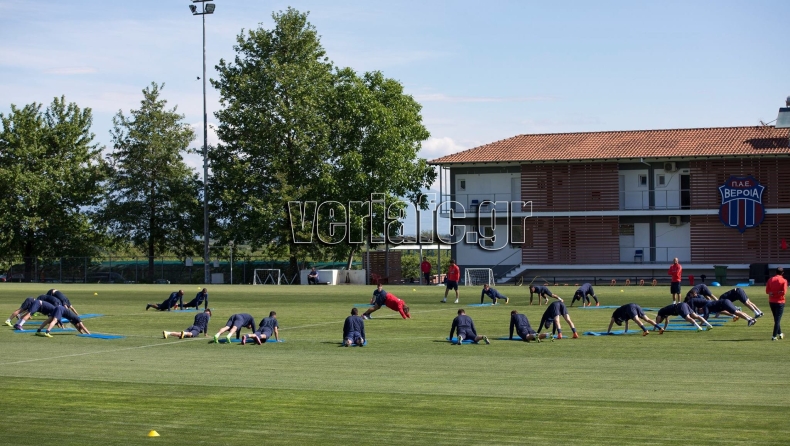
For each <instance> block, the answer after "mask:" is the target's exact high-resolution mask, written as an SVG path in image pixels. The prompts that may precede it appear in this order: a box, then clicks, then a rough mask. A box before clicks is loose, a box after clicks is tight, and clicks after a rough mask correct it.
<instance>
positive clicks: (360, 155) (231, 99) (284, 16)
mask: <svg viewBox="0 0 790 446" xmlns="http://www.w3.org/2000/svg"><path fill="white" fill-rule="evenodd" d="M273 18H274V21H275V27H274V29H272V30H265V29H256V30H252V31H249V32H247V33H246V34H245V33H242V34H241V35H239V36H238V38H237V45H236V47H235V49H236V52H237V55H236V58H235V60H234V61H233V62H232V63H230V62H226V61H224V60H222V61H220V63H219V65H218V66H217V70H218V72H219V79H218V80H216V81H212V83H213V85H214V86H215V87H216V88H217V89H218V90H219V91H220V95H221V105H222V109H221V110H220V111H219V112H217V114H216V116H217V118H218V119H219V121H220V126H219V131H218V134H219V137H220V140H221V141H222V144H220V146H219V147H218V148H217V150H215V151H213V153H212V155H211V156H212V167H213V171H214V178H213V181H214V182H215V183H216V184H215V186H214V188H215V189H218V190H220V191H221V192H220V195H219V196H216V197H215V198H216V200H217V201H216V204H215V206H216V208H217V211H218V215H220V216H221V217H220V218H221V219H222V225H223V227H224V229H225V231H226V233H225V234H226V235H225V236H226V237H233V238H235V239H236V240H247V241H248V242H250V243H252V244H253V245H258V246H260V245H263V244H269V243H272V244H275V245H277V246H280V247H282V248H283V250H284V251H287V252H289V253H290V256H291V263H292V265H294V266H295V263H296V259H297V257H298V256H300V255H305V254H307V253H316V251H317V250H318V244H299V243H296V242H295V240H294V239H293V236H292V229H291V228H292V226H291V225H292V223H294V222H292V221H291V220H290V219H289V209H288V202H289V201H299V202H307V201H314V202H317V203H321V202H324V201H328V200H334V201H339V202H341V203H345V204H347V203H348V201H363V202H364V201H368V200H369V199H370V195H371V194H372V193H382V194H385V195H386V196H387V197H388V199H390V201H391V200H392V199H394V198H395V197H410V198H412V196H413V197H416V196H417V194H418V192H419V190H420V188H421V187H424V186H426V185H428V184H430V183H431V182H432V181H433V178H434V174H433V170H432V169H431V168H429V167H428V166H427V164H426V163H425V161H424V160H418V159H417V158H416V154H417V151H418V150H419V148H420V142H421V141H422V140H424V139H426V138H427V137H428V136H429V134H428V132H427V130H426V129H425V127H424V126H423V125H422V123H421V117H420V106H419V104H417V103H416V102H415V101H414V100H413V99H412V98H411V97H410V96H408V95H404V94H403V87H402V86H401V85H400V84H399V83H398V82H396V81H394V80H391V79H386V78H385V77H384V76H383V75H382V74H381V73H378V72H376V73H368V74H365V75H364V76H362V77H361V78H360V77H359V76H357V75H356V73H354V71H353V70H351V69H343V70H336V69H335V68H334V66H333V65H332V63H331V62H329V59H328V58H327V57H326V54H325V52H324V49H323V48H322V47H321V44H320V41H319V38H318V34H317V32H316V30H315V28H314V27H313V26H312V25H311V24H310V23H309V22H308V21H307V14H304V13H300V12H298V11H296V10H294V9H290V8H289V9H288V10H287V11H285V12H281V13H277V14H274V15H273ZM323 211H324V212H322V213H321V215H320V216H319V217H318V221H319V223H320V224H319V227H322V228H326V227H327V225H328V222H329V221H330V220H331V219H330V217H329V214H328V212H329V208H328V207H326V208H323ZM307 212H308V213H309V212H311V211H310V210H308V211H307ZM341 213H342V212H341ZM342 214H344V215H340V214H339V213H337V212H336V213H335V220H342V219H344V218H346V215H345V213H342ZM311 219H312V217H311V216H310V215H307V220H308V221H310V220H311ZM296 223H297V225H298V222H296ZM359 225H361V219H356V220H355V221H352V226H355V227H358V226H359ZM307 229H308V230H313V228H312V226H310V225H308V226H307ZM322 230H323V229H322ZM346 241H348V238H346ZM356 246H357V245H354V246H351V247H350V246H349V245H348V244H339V245H333V246H332V247H331V251H332V252H334V253H335V255H336V257H338V258H341V257H346V256H347V258H351V256H352V255H353V252H354V249H355V247H356Z"/></svg>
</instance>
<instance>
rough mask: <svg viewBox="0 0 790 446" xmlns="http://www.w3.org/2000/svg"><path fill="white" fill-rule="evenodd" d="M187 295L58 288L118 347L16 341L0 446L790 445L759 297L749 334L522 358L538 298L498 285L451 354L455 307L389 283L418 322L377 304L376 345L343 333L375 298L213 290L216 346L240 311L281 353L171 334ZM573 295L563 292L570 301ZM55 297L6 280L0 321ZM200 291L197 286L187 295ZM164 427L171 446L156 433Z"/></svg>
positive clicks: (9, 351)
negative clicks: (274, 323)
mask: <svg viewBox="0 0 790 446" xmlns="http://www.w3.org/2000/svg"><path fill="white" fill-rule="evenodd" d="M177 287H178V286H175V285H168V286H156V285H151V286H147V285H63V287H62V288H60V289H61V290H63V291H64V292H65V293H66V294H67V295H68V296H69V298H70V299H71V301H72V303H73V304H74V306H75V307H76V308H77V309H78V310H79V311H80V312H81V313H101V314H103V315H104V316H103V317H101V318H96V319H86V320H85V324H86V326H87V327H88V328H89V329H90V330H91V331H92V332H99V333H111V334H122V335H124V336H125V338H124V339H121V340H100V339H86V338H78V337H76V336H75V334H74V333H65V334H55V337H54V338H53V339H46V338H41V337H36V336H33V335H29V334H17V333H14V332H13V331H12V330H11V329H10V328H8V327H4V329H3V330H2V333H0V345H2V349H0V352H2V355H0V405H2V415H0V443H2V444H10V445H20V444H25V445H27V444H30V445H41V444H63V445H65V444H79V445H89V444H97V445H112V444H118V445H128V444H150V443H158V444H167V445H176V444H188V445H196V444H206V445H220V444H228V445H230V444H234V445H236V444H250V443H251V442H254V443H256V444H378V445H388V444H433V445H438V444H486V445H488V444H532V443H534V444H602V445H621V444H640V445H651V444H717V445H724V444H752V445H767V444H787V442H788V438H789V437H790V427H789V426H790V424H788V421H787V420H788V416H790V390H788V389H789V388H790V382H789V381H790V379H789V377H788V365H789V364H790V360H789V359H788V358H789V356H788V349H790V340H787V341H779V342H771V340H770V338H771V329H772V321H771V320H770V319H771V317H770V311H769V308H768V303H767V299H766V296H765V294H764V293H763V291H764V290H763V289H762V288H761V287H753V288H750V289H747V292H749V294H750V297H751V299H752V300H753V301H754V302H755V303H757V305H758V306H760V307H761V308H762V310H763V311H765V312H766V316H765V317H763V318H762V319H760V320H759V321H758V323H757V325H755V326H754V327H751V328H747V326H746V323H745V322H744V321H737V322H727V323H726V324H725V326H723V327H716V328H715V329H714V330H712V331H709V332H704V333H694V332H670V333H665V334H664V335H661V336H659V335H658V334H657V333H651V334H650V335H649V336H647V337H642V336H639V335H631V336H608V337H590V336H582V338H581V339H562V340H557V341H555V342H551V343H550V342H543V343H540V344H536V343H529V344H527V343H523V342H511V341H498V340H496V338H497V337H500V336H506V335H507V331H508V322H509V318H510V311H511V310H512V309H518V310H519V311H520V312H522V313H525V314H526V315H527V316H528V317H529V319H530V321H531V322H532V323H533V326H536V325H537V323H538V321H539V320H540V316H541V314H542V313H543V309H544V307H538V306H529V305H527V304H528V301H529V293H528V290H527V288H525V287H509V286H508V287H504V286H503V287H500V288H499V290H500V291H501V292H503V293H504V294H505V295H507V296H509V297H510V298H511V301H510V304H509V305H500V306H497V307H482V308H477V307H466V309H467V313H468V314H469V315H470V316H471V317H472V318H473V319H474V320H475V324H476V326H477V328H478V332H480V333H481V334H486V335H488V336H489V337H491V338H492V344H491V345H482V343H481V345H464V346H453V345H450V344H449V343H448V342H446V341H445V338H446V337H447V335H448V333H449V331H450V323H451V321H452V319H453V317H454V316H455V313H456V310H457V309H458V308H459V307H460V306H459V305H454V304H441V303H439V301H440V299H441V297H442V294H443V288H441V287H435V286H432V287H418V288H416V291H415V289H414V288H413V287H412V286H390V287H386V289H387V290H389V291H390V292H393V293H394V294H396V295H397V296H399V297H401V298H402V299H404V300H406V301H407V302H408V303H409V305H410V306H411V309H412V319H411V320H402V319H401V318H400V316H398V315H397V314H396V313H395V312H393V311H390V310H388V309H386V308H384V309H381V310H379V311H378V312H377V313H375V314H374V319H373V320H371V321H367V322H366V331H367V335H368V340H369V343H368V346H367V347H364V348H343V347H340V346H339V345H340V338H341V336H342V325H343V320H344V319H345V317H346V316H347V315H348V314H349V311H350V309H351V307H352V306H353V305H354V304H362V303H365V302H368V300H369V299H370V296H371V294H372V291H373V289H374V288H373V287H357V286H336V287H305V286H255V287H253V286H232V287H231V286H210V287H209V293H210V299H211V300H210V303H211V307H212V308H214V317H213V318H212V320H211V324H210V326H209V330H210V332H211V333H212V334H213V333H214V332H216V331H217V330H219V329H220V328H221V327H222V326H224V323H225V321H226V320H227V318H228V316H229V315H231V314H233V313H240V312H247V313H251V314H252V315H253V316H255V318H256V321H258V320H260V318H262V317H264V316H266V315H268V312H269V311H270V310H276V311H277V313H278V320H279V322H280V327H281V331H280V333H281V336H282V338H283V339H285V342H284V343H282V344H271V343H270V344H265V345H263V346H255V345H252V346H241V345H238V344H234V345H216V344H209V342H208V341H209V339H210V338H198V339H186V340H179V339H167V340H164V339H162V335H161V333H162V330H173V331H180V330H183V329H184V328H186V327H187V326H189V325H191V323H192V319H193V317H194V313H180V312H169V313H168V312H157V311H153V310H151V311H148V312H146V311H144V308H145V304H146V303H147V302H157V303H158V302H161V301H162V300H164V298H165V297H167V295H168V294H169V293H170V292H171V291H174V290H175V289H177ZM574 289H575V288H574V287H552V291H554V292H555V293H557V294H559V295H560V296H563V297H564V298H566V304H569V303H570V298H569V297H570V296H571V295H572V293H573V290H574ZM621 289H623V290H624V292H620V290H621ZM46 290H47V286H46V285H43V284H39V285H35V284H10V283H7V284H0V312H2V315H1V316H3V320H5V318H7V317H8V315H9V314H10V313H11V312H12V311H13V310H15V309H16V308H17V307H18V306H19V304H20V303H21V302H22V300H24V298H25V297H27V296H35V295H38V294H41V293H44V292H45V291H46ZM197 290H198V288H197V286H184V291H185V294H186V296H185V297H188V298H192V297H193V296H194V294H195V293H196V292H197ZM724 290H725V289H723V288H718V289H713V291H714V293H716V292H717V291H718V292H722V291H724ZM596 291H597V294H598V296H599V298H600V299H601V301H602V305H620V304H623V303H627V302H637V303H639V304H640V305H642V306H644V307H658V306H663V305H665V304H667V303H669V302H670V296H669V290H668V288H667V287H633V286H632V287H628V288H619V287H610V286H599V287H596ZM94 293H97V294H96V295H94ZM479 297H480V289H479V288H477V287H474V288H472V287H462V288H461V302H462V303H464V304H473V303H478V302H479ZM611 311H612V310H603V309H600V310H581V309H571V311H570V314H571V317H572V318H573V321H574V322H575V324H576V326H577V328H578V330H579V332H584V331H588V330H595V331H605V329H606V327H607V325H608V322H609V317H610V315H611ZM650 315H651V316H655V313H650ZM787 323H788V324H790V321H788V322H787ZM36 325H37V324H32V323H30V322H29V323H28V325H27V326H26V328H31V327H35V326H36ZM632 329H633V327H632ZM564 332H565V334H566V337H569V336H570V330H569V329H567V328H565V330H564ZM152 429H153V430H156V431H157V432H159V434H161V437H158V438H147V437H146V434H147V433H148V431H149V430H152Z"/></svg>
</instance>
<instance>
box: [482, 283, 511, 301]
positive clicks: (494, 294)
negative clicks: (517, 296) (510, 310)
mask: <svg viewBox="0 0 790 446" xmlns="http://www.w3.org/2000/svg"><path fill="white" fill-rule="evenodd" d="M486 295H488V297H490V298H491V299H493V301H494V305H496V304H497V300H498V299H505V303H506V304H507V303H510V299H508V298H507V297H505V296H503V295H502V294H501V293H500V292H499V291H497V290H496V289H494V288H491V286H489V285H488V284H485V285H483V292H482V293H480V303H481V304H482V303H483V300H484V299H485V297H486Z"/></svg>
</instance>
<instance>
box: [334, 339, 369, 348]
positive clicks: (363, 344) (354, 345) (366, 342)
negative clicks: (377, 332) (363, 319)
mask: <svg viewBox="0 0 790 446" xmlns="http://www.w3.org/2000/svg"><path fill="white" fill-rule="evenodd" d="M340 345H343V343H342V342H341V343H340ZM366 345H368V340H367V339H365V342H363V343H362V346H363V347H364V346H366ZM351 346H352V347H359V346H358V345H357V344H351Z"/></svg>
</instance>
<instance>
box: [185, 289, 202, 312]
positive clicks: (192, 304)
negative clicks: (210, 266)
mask: <svg viewBox="0 0 790 446" xmlns="http://www.w3.org/2000/svg"><path fill="white" fill-rule="evenodd" d="M182 297H183V295H182ZM181 302H182V301H179V304H180V305H181V309H182V310H183V309H187V308H193V307H194V308H195V309H196V310H197V309H198V308H200V304H203V305H204V306H203V309H204V310H206V309H208V291H206V289H205V288H203V289H202V290H201V291H198V293H197V294H195V298H194V299H192V300H190V301H189V302H187V303H186V304H183V303H181Z"/></svg>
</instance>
